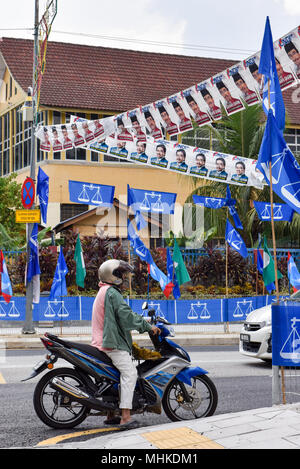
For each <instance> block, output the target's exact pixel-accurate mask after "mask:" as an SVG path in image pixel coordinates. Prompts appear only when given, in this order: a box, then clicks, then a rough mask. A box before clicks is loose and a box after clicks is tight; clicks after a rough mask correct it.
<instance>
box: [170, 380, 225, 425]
mask: <svg viewBox="0 0 300 469" xmlns="http://www.w3.org/2000/svg"><path fill="white" fill-rule="evenodd" d="M187 395H188V397H189V399H187V398H186V396H187ZM162 405H163V409H164V411H165V413H166V415H167V417H168V418H169V419H170V420H172V421H173V422H178V421H180V420H192V419H200V418H203V417H209V416H211V415H213V414H214V412H215V410H216V408H217V405H218V392H217V389H216V387H215V385H214V383H213V382H212V380H211V379H210V378H209V377H208V376H206V375H198V376H194V377H193V378H191V386H189V385H187V384H184V383H182V382H181V381H179V380H177V379H176V378H175V379H173V380H172V381H171V382H170V384H169V385H168V387H167V389H166V391H165V393H164V396H163V399H162Z"/></svg>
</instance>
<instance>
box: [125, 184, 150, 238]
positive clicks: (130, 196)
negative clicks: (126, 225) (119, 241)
mask: <svg viewBox="0 0 300 469" xmlns="http://www.w3.org/2000/svg"><path fill="white" fill-rule="evenodd" d="M135 194H136V192H135V191H134V189H131V188H130V187H129V184H127V205H128V207H131V208H132V210H133V212H134V214H135V221H136V227H137V229H138V231H140V230H141V229H143V228H146V226H147V223H146V222H145V220H144V217H143V216H142V215H141V208H140V205H141V204H139V203H138V202H137V200H136V197H135Z"/></svg>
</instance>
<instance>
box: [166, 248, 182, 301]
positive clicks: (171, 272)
mask: <svg viewBox="0 0 300 469" xmlns="http://www.w3.org/2000/svg"><path fill="white" fill-rule="evenodd" d="M167 272H168V282H169V283H173V285H174V286H173V296H174V298H175V300H177V298H180V296H181V293H180V287H179V284H178V281H177V277H176V272H175V269H174V263H173V259H172V256H171V252H170V249H169V248H167Z"/></svg>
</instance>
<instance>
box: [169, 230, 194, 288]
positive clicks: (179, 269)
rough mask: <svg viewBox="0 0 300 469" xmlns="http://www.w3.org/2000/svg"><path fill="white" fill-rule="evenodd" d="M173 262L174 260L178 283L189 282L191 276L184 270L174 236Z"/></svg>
mask: <svg viewBox="0 0 300 469" xmlns="http://www.w3.org/2000/svg"><path fill="white" fill-rule="evenodd" d="M173 262H174V267H175V272H176V277H177V281H178V284H179V285H182V284H183V283H186V282H190V280H191V277H190V276H189V273H188V271H187V270H186V267H185V265H184V262H183V259H182V254H181V252H180V249H179V246H178V244H177V241H176V239H175V238H174V251H173Z"/></svg>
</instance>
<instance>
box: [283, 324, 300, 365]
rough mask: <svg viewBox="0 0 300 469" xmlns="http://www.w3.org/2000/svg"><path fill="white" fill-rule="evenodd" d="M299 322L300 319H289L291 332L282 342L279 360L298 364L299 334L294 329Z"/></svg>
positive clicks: (299, 353) (299, 351)
mask: <svg viewBox="0 0 300 469" xmlns="http://www.w3.org/2000/svg"><path fill="white" fill-rule="evenodd" d="M297 322H300V319H298V318H296V317H294V318H292V319H291V330H290V333H289V335H288V337H287V339H286V341H285V342H284V344H283V346H282V348H281V350H280V352H279V354H280V356H281V358H284V359H286V360H291V361H293V362H296V363H299V362H300V334H299V330H298V329H297V327H296V323H297Z"/></svg>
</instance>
